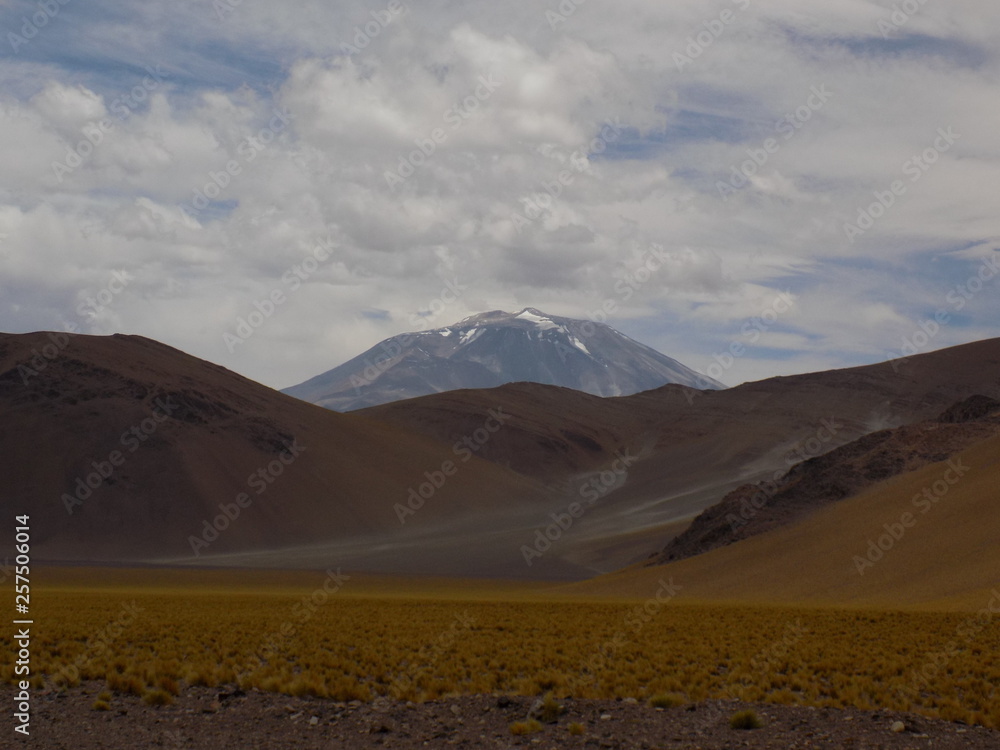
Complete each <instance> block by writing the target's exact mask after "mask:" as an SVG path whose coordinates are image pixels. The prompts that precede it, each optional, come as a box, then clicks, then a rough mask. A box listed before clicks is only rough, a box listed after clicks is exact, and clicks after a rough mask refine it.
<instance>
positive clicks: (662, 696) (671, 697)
mask: <svg viewBox="0 0 1000 750" xmlns="http://www.w3.org/2000/svg"><path fill="white" fill-rule="evenodd" d="M684 703H685V700H684V698H683V696H680V695H677V693H657V694H656V695H654V696H653V697H652V698H650V699H649V705H650V706H652V707H653V708H677V707H678V706H683V705H684Z"/></svg>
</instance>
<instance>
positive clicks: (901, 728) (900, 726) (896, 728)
mask: <svg viewBox="0 0 1000 750" xmlns="http://www.w3.org/2000/svg"><path fill="white" fill-rule="evenodd" d="M890 729H892V731H893V732H895V733H896V734H902V733H903V732H905V731H906V724H904V723H903V722H901V721H894V722H893V723H892V726H891V727H890Z"/></svg>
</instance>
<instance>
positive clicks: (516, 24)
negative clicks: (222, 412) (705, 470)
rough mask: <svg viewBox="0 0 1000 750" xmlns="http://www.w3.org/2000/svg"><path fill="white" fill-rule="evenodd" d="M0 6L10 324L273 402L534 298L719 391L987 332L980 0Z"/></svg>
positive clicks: (985, 95) (990, 194)
mask: <svg viewBox="0 0 1000 750" xmlns="http://www.w3.org/2000/svg"><path fill="white" fill-rule="evenodd" d="M53 9H54V10H53ZM911 11H912V12H911ZM0 20H2V23H0V28H2V29H4V30H5V32H4V33H5V36H6V39H3V40H0V45H2V51H0V91H2V94H0V139H2V142H3V143H5V144H6V147H5V149H4V151H3V156H2V165H3V169H2V170H0V254H2V255H0V257H2V258H3V260H2V268H3V274H2V275H0V329H3V330H6V331H13V332H19V331H29V330H38V329H64V328H66V327H67V326H69V325H74V326H76V327H77V328H78V330H81V331H84V332H88V333H97V334H105V333H111V332H117V331H122V332H129V333H138V334H142V335H145V336H149V337H152V338H156V339H159V340H162V341H164V342H166V343H169V344H171V345H174V346H177V347H179V348H182V349H184V350H186V351H189V352H191V353H193V354H196V355H198V356H202V357H205V358H208V359H211V360H213V361H215V362H218V363H220V364H223V365H225V366H227V367H230V368H232V369H235V370H237V371H239V372H242V373H244V374H246V375H248V376H250V377H252V378H255V379H257V380H260V381H261V382H264V383H267V384H269V385H273V386H277V387H284V386H288V385H291V384H293V383H296V382H299V381H301V380H304V379H305V378H307V377H310V376H312V375H314V374H316V373H318V372H320V371H323V370H326V369H329V368H331V367H333V366H335V365H337V364H339V363H341V362H342V361H344V360H346V359H348V358H350V357H352V356H354V355H356V354H358V353H359V352H361V351H362V350H364V349H366V348H368V347H369V346H371V345H373V344H375V343H376V342H377V341H379V340H380V339H382V338H384V337H386V336H390V335H393V334H396V333H399V332H402V331H405V330H410V329H411V328H412V320H413V319H414V316H432V317H433V318H434V320H433V322H434V323H435V324H440V325H445V324H448V323H451V322H454V321H456V320H458V319H461V318H463V317H465V316H467V315H470V314H473V313H476V312H480V311H482V310H488V309H498V308H501V309H508V310H511V309H518V308H521V307H524V306H529V305H530V306H534V307H539V308H541V309H544V310H548V311H549V312H552V313H554V314H563V315H570V316H575V317H588V316H589V317H593V318H596V319H604V318H605V317H606V318H607V320H608V322H610V323H611V324H612V325H615V326H616V327H619V328H620V329H621V330H623V331H624V332H626V333H628V334H630V335H632V336H634V337H636V338H639V339H640V340H642V341H643V342H644V343H648V344H650V345H652V346H655V347H656V348H658V349H660V350H662V351H664V352H665V353H666V354H668V355H670V356H673V357H676V358H678V359H680V360H681V361H683V362H685V363H686V364H688V365H690V366H692V367H695V368H698V369H700V370H702V371H703V372H708V371H709V368H712V370H711V371H710V372H709V374H711V375H713V376H714V377H717V378H718V379H720V380H722V381H723V382H726V383H728V384H736V383H739V382H742V381H744V380H749V379H757V378H761V377H767V376H770V375H776V374H789V373H793V372H802V371H807V370H814V369H825V368H829V367H838V366H845V365H851V364H859V363H867V362H874V361H879V360H881V359H883V358H885V357H886V356H887V355H889V354H892V353H898V352H901V351H902V350H903V348H904V347H905V346H906V345H907V342H908V341H909V342H911V343H912V339H913V336H914V334H915V333H916V332H918V331H920V330H922V328H921V324H922V323H924V322H925V321H926V320H927V319H929V318H933V316H934V315H935V313H937V312H939V311H941V310H944V311H945V312H947V313H948V322H947V324H946V325H944V326H942V327H941V328H940V330H939V331H937V332H936V333H935V335H934V336H933V337H929V340H928V341H927V342H926V343H925V344H924V345H923V347H924V349H934V348H940V347H943V346H947V345H950V344H955V343H960V342H964V341H969V340H973V339H977V338H985V337H988V336H994V335H996V334H997V330H996V322H997V321H998V320H1000V295H998V294H997V289H998V285H1000V282H997V281H994V279H993V275H996V273H995V272H994V273H993V274H992V275H991V271H990V269H991V268H993V265H991V264H995V263H996V259H997V258H998V257H1000V251H998V249H1000V219H998V217H997V212H996V185H997V184H998V183H1000V158H998V157H1000V143H998V139H997V136H996V123H997V121H998V115H1000V96H998V93H1000V92H998V84H997V81H998V80H1000V75H998V74H1000V66H998V58H997V53H996V50H997V49H1000V44H998V42H1000V39H998V37H1000V23H998V21H1000V9H998V8H997V7H996V6H995V5H994V4H991V3H988V2H985V0H975V1H974V0H959V1H958V2H952V3H948V4H944V3H937V2H934V1H933V0H928V1H927V2H919V0H907V2H903V3H888V2H866V1H863V0H836V1H835V2H832V3H827V4H824V5H823V6H822V7H820V8H809V9H803V8H802V6H801V4H800V3H792V2H791V1H790V0H770V1H769V2H767V3H764V2H760V1H759V0H758V1H757V2H754V0H732V1H730V0H724V1H719V2H711V3H704V2H694V0H690V1H687V0H685V1H684V2H677V3H666V4H665V3H654V2H638V1H635V2H627V3H626V4H625V5H624V6H623V5H621V4H620V3H619V4H617V5H614V6H611V5H608V4H602V3H599V2H597V0H587V1H585V2H580V1H579V0H562V2H561V3H558V2H550V3H545V4H541V5H538V4H533V3H515V4H513V5H510V4H496V3H479V2H472V3H463V4H461V5H455V4H452V3H445V2H429V3H422V4H419V5H417V4H412V5H411V4H408V3H405V2H403V0H392V1H391V2H385V3H383V2H381V0H377V1H376V2H372V3H368V4H364V3H360V2H332V3H330V2H318V0H317V1H315V2H312V1H309V0H299V1H298V2H293V3H291V4H290V5H282V6H275V5H273V4H268V3H264V2H262V1H258V0H242V1H239V0H214V2H208V0H204V1H202V2H195V1H192V2H180V3H164V2H150V3H144V4H142V5H140V6H135V5H134V4H128V3H125V2H107V3H103V4H102V5H101V7H100V8H97V9H95V8H93V7H91V6H89V5H87V4H83V3H79V4H78V3H76V2H73V1H71V0H65V2H62V1H61V0H53V2H51V3H50V4H46V3H32V2H19V1H16V2H9V3H7V4H5V5H3V6H0ZM43 20H44V23H43ZM116 274H118V275H117V276H116ZM122 274H124V278H126V279H127V283H122V282H121V278H123V276H122ZM115 279H118V281H115ZM977 279H978V281H976V280H977ZM456 286H457V287H458V288H459V289H461V290H462V291H461V295H460V296H459V298H458V301H457V302H452V303H450V304H448V305H447V306H444V305H443V304H442V303H441V299H442V298H444V299H449V300H450V299H451V298H452V297H453V296H454V295H453V294H452V293H451V292H448V290H449V289H454V288H455V287H456ZM442 295H443V297H442ZM781 295H786V296H785V297H782V296H781ZM781 300H785V301H781ZM787 300H793V301H792V302H791V303H790V304H788V303H787ZM959 303H961V304H959ZM442 307H444V310H443V311H442ZM241 321H245V325H242V326H241ZM255 324H259V325H255ZM247 325H249V326H250V329H251V330H252V335H250V336H243V335H239V339H240V340H239V341H237V342H235V343H234V339H233V337H234V336H237V329H238V328H240V330H242V331H243V333H246V331H247V327H246V326H247ZM918 340H922V339H920V337H918ZM737 344H738V345H741V346H735V345H737ZM733 351H740V352H741V353H740V355H739V356H731V352H733Z"/></svg>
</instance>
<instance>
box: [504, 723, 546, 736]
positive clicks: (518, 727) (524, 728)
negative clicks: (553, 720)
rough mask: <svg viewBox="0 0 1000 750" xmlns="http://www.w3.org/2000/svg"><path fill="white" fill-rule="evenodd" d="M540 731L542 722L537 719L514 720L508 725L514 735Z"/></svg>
mask: <svg viewBox="0 0 1000 750" xmlns="http://www.w3.org/2000/svg"><path fill="white" fill-rule="evenodd" d="M541 731H542V722H540V721H538V719H528V720H527V721H515V722H514V723H513V724H511V725H510V733H511V734H513V735H515V736H522V735H525V734H535V733H536V732H541Z"/></svg>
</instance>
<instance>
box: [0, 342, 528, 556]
mask: <svg viewBox="0 0 1000 750" xmlns="http://www.w3.org/2000/svg"><path fill="white" fill-rule="evenodd" d="M0 413H2V414H3V430H2V431H0V457H2V458H0V461H2V464H3V466H2V468H3V475H4V490H3V494H4V497H5V498H6V501H5V508H7V509H8V510H9V511H10V512H12V513H13V512H17V513H26V514H30V516H31V526H32V535H33V553H34V556H35V557H36V559H38V558H49V559H77V560H114V561H122V560H138V559H141V560H150V559H164V558H169V559H172V560H175V561H179V562H191V561H195V560H196V561H197V562H203V561H205V560H206V556H211V555H214V554H218V553H225V552H230V553H232V552H240V553H247V552H249V553H251V554H250V557H251V558H252V557H254V556H255V555H257V554H259V553H260V552H261V551H263V550H273V549H281V548H284V547H301V546H302V545H308V544H318V543H328V542H330V541H331V540H345V539H351V540H355V541H356V540H358V539H359V538H368V537H380V536H382V535H385V534H390V533H394V532H395V533H397V535H398V533H400V532H407V531H408V530H409V529H412V528H414V527H415V526H419V527H420V529H421V530H422V531H423V532H424V533H427V531H428V530H429V529H433V528H436V527H437V526H440V525H441V524H444V523H452V522H453V521H454V520H455V519H456V518H467V517H474V518H475V519H477V521H481V519H482V518H483V517H484V516H488V515H489V514H490V513H494V512H497V511H499V510H501V509H502V510H504V511H515V512H516V510H517V509H518V508H531V507H532V506H533V505H534V504H536V503H537V502H538V501H539V498H540V493H539V490H538V488H537V486H536V485H535V483H533V482H531V481H529V480H527V479H525V478H523V477H521V476H519V475H517V474H514V473H513V472H510V471H508V470H506V469H503V468H501V467H499V466H496V465H495V464H492V463H489V462H486V461H482V460H480V459H478V458H477V457H475V456H470V457H468V459H467V460H464V457H462V456H458V455H456V454H455V453H454V452H453V451H452V450H451V448H450V447H449V446H446V445H442V444H440V443H437V442H435V441H432V440H428V439H427V438H426V437H424V436H421V435H416V434H413V433H412V432H410V431H407V430H404V429H402V428H400V427H398V426H388V425H385V424H382V423H378V422H375V421H372V420H370V419H365V418H363V417H360V416H357V415H350V414H337V413H334V412H331V411H328V410H325V409H322V408H320V407H317V406H313V405H311V404H307V403H305V402H302V401H298V400H296V399H293V398H291V397H288V396H284V395H282V394H280V393H278V392H276V391H273V390H271V389H269V388H266V387H264V386H261V385H259V384H257V383H254V382H252V381H250V380H247V379H246V378H243V377H241V376H239V375H236V374H235V373H232V372H230V371H228V370H226V369H225V368H222V367H219V366H217V365H214V364H211V363H208V362H204V361H201V360H198V359H195V358H194V357H190V356H188V355H186V354H184V353H182V352H179V351H177V350H175V349H172V348H170V347H168V346H165V345H163V344H159V343H157V342H155V341H151V340H148V339H145V338H141V337H138V336H121V335H116V336H111V337H92V336H71V335H65V334H43V333H37V334H26V335H0ZM449 462H450V465H451V466H452V467H453V469H454V471H453V472H452V474H453V475H451V476H448V477H446V478H445V477H444V476H443V472H444V471H447V470H448V467H449ZM440 480H446V481H443V482H441V483H442V484H443V486H441V487H440V488H436V487H430V484H429V483H432V482H434V481H440ZM88 483H89V486H88ZM421 485H427V487H425V488H424V489H427V488H428V487H429V488H430V489H431V490H432V492H431V497H430V498H429V499H427V500H426V501H424V504H423V506H422V507H421V508H420V510H419V511H418V512H417V514H415V515H413V516H412V517H411V516H406V520H407V522H408V524H401V523H400V519H399V516H398V512H397V510H398V508H397V506H398V505H401V504H406V503H407V498H408V496H409V494H410V491H411V489H417V490H419V489H420V487H421ZM241 502H242V503H243V504H244V505H245V506H246V507H241V506H240V503H241ZM414 504H417V505H419V503H417V502H416V501H414ZM220 506H221V507H220ZM227 510H228V513H229V515H230V516H235V517H234V518H228V519H227V518H226V517H225V513H226V511H227ZM417 521H419V524H418V523H416V522H417ZM206 523H209V524H214V525H215V526H217V527H225V528H224V530H222V531H220V532H219V533H218V538H217V539H215V540H214V541H211V540H210V541H211V543H210V545H209V546H208V547H207V548H203V547H201V546H200V545H197V544H196V545H195V546H197V547H198V552H199V553H201V556H200V557H198V558H195V557H194V555H193V548H192V543H191V537H202V538H203V539H204V538H208V537H212V536H213V534H212V531H211V530H210V529H209V528H208V527H207V526H206ZM363 546H364V545H363ZM323 562H325V561H324V560H320V559H317V557H316V556H313V558H312V559H311V560H310V563H311V564H313V565H316V564H323ZM392 562H393V561H392V560H391V559H390V560H389V564H390V567H391V563H392ZM406 564H407V563H405V561H398V562H397V565H398V566H399V567H405V565H406Z"/></svg>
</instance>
